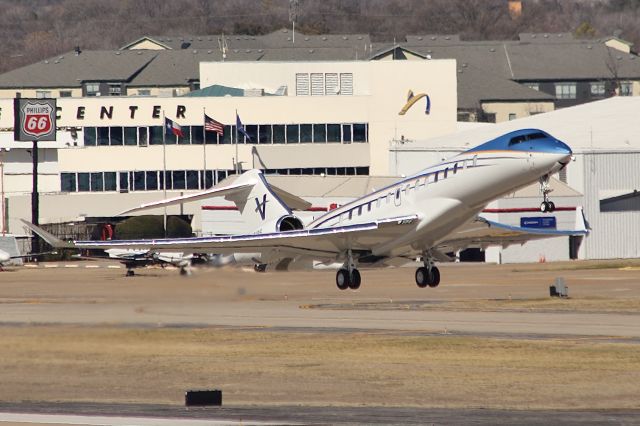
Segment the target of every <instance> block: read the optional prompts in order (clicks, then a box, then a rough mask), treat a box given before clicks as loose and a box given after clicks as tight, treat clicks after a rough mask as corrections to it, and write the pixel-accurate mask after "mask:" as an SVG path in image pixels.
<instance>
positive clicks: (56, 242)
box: [20, 219, 75, 248]
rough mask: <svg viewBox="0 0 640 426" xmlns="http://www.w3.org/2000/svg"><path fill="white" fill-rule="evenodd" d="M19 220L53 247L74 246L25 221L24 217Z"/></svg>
mask: <svg viewBox="0 0 640 426" xmlns="http://www.w3.org/2000/svg"><path fill="white" fill-rule="evenodd" d="M20 220H21V221H22V223H24V224H25V225H27V227H28V228H29V229H31V231H33V232H34V233H35V234H37V235H39V236H40V237H41V238H42V239H43V240H45V241H46V242H47V243H48V244H49V245H51V246H52V247H54V248H73V247H75V246H74V245H73V244H71V243H67V242H64V241H62V240H61V239H60V238H58V237H56V236H55V235H53V234H50V233H49V232H47V231H45V230H44V229H42V228H40V227H38V226H36V225H34V224H33V223H31V222H28V221H26V220H24V219H20Z"/></svg>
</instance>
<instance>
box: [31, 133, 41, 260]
mask: <svg viewBox="0 0 640 426" xmlns="http://www.w3.org/2000/svg"><path fill="white" fill-rule="evenodd" d="M31 159H32V161H33V172H32V173H33V187H32V190H31V223H33V224H34V225H39V219H38V218H39V217H40V196H39V194H38V141H37V140H34V141H33V148H32V149H31ZM31 253H40V237H38V236H37V235H36V234H33V237H32V239H31Z"/></svg>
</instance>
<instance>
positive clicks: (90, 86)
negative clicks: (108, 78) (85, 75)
mask: <svg viewBox="0 0 640 426" xmlns="http://www.w3.org/2000/svg"><path fill="white" fill-rule="evenodd" d="M85 89H86V90H85V91H86V94H87V96H100V83H87V84H86V85H85Z"/></svg>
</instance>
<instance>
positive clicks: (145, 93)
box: [138, 89, 151, 96]
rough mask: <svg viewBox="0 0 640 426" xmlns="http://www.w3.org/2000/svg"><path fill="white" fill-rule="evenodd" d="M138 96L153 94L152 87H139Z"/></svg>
mask: <svg viewBox="0 0 640 426" xmlns="http://www.w3.org/2000/svg"><path fill="white" fill-rule="evenodd" d="M138 96H151V90H150V89H138Z"/></svg>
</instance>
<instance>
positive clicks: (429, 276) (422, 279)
mask: <svg viewBox="0 0 640 426" xmlns="http://www.w3.org/2000/svg"><path fill="white" fill-rule="evenodd" d="M423 259H424V266H421V267H419V268H418V269H416V284H418V287H420V288H425V287H427V286H429V287H438V284H440V270H439V269H438V267H437V266H435V265H434V264H433V260H432V259H431V258H429V257H426V256H425V257H423Z"/></svg>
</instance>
